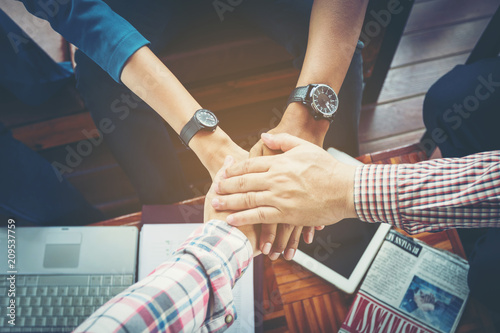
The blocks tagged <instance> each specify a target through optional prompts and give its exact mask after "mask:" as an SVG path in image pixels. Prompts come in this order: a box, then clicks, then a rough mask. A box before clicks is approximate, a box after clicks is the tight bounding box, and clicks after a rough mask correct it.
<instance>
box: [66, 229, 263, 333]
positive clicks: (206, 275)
mask: <svg viewBox="0 0 500 333" xmlns="http://www.w3.org/2000/svg"><path fill="white" fill-rule="evenodd" d="M252 258H253V250H252V246H251V245H250V242H249V241H248V239H247V238H246V236H245V235H244V234H243V233H242V232H241V231H239V230H238V229H237V228H234V227H231V226H229V225H228V224H227V223H226V222H223V221H210V222H208V223H206V224H204V225H203V226H201V227H200V228H198V229H197V230H196V231H194V232H193V233H192V234H191V235H190V236H189V237H188V239H187V240H186V241H185V242H184V244H183V245H182V246H181V247H180V248H179V249H178V250H177V251H176V253H175V254H174V256H173V257H172V258H171V259H169V260H167V261H166V262H164V263H163V264H161V265H160V266H158V267H157V268H156V269H155V271H153V272H152V273H151V274H150V275H149V276H148V277H146V278H145V279H143V280H141V281H139V282H137V283H136V284H134V285H132V286H131V287H129V288H128V289H127V290H125V291H124V292H122V293H120V294H119V295H117V296H115V297H114V298H112V299H111V300H110V301H109V302H107V303H106V304H104V305H103V306H102V307H101V308H99V309H98V310H97V311H96V312H95V313H94V314H92V315H91V316H90V317H89V318H87V320H86V321H85V322H83V323H82V324H81V325H80V326H79V327H78V328H77V329H76V331H75V332H107V333H108V332H180V331H183V332H192V331H200V332H219V331H220V332H222V331H224V330H226V329H227V328H228V327H229V326H231V324H232V323H233V322H234V319H236V311H235V306H234V304H233V294H232V288H233V286H234V284H235V283H236V281H237V280H238V279H239V278H240V277H241V276H242V275H243V273H244V271H245V270H246V268H247V266H248V265H249V264H250V262H251V260H252Z"/></svg>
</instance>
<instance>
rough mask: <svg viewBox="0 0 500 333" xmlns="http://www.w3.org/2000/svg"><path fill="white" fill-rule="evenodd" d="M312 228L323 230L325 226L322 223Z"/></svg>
mask: <svg viewBox="0 0 500 333" xmlns="http://www.w3.org/2000/svg"><path fill="white" fill-rule="evenodd" d="M314 229H316V230H318V231H319V230H323V229H325V226H324V225H319V226H316V227H314Z"/></svg>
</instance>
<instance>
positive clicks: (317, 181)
mask: <svg viewBox="0 0 500 333" xmlns="http://www.w3.org/2000/svg"><path fill="white" fill-rule="evenodd" d="M262 139H263V141H264V143H265V144H266V146H267V147H268V148H270V149H273V150H277V149H280V150H282V151H284V152H285V153H283V154H280V155H275V156H264V157H257V158H251V159H248V160H246V161H244V162H240V163H236V164H234V165H233V166H231V167H229V168H228V169H227V170H226V173H225V179H221V180H220V181H219V183H218V185H217V188H216V191H217V194H218V195H217V196H216V197H215V198H214V200H213V201H212V205H213V206H214V207H215V208H216V209H218V210H230V211H238V212H236V213H232V214H230V215H228V216H227V218H226V220H227V221H228V223H229V224H231V225H235V226H239V225H246V224H255V223H263V224H273V223H279V222H282V221H286V222H287V223H288V224H290V225H294V226H320V225H329V224H333V223H335V222H338V221H340V220H342V219H344V218H349V217H357V214H356V211H355V209H354V198H353V192H354V174H355V170H356V167H355V166H350V165H346V164H343V163H340V162H338V161H337V160H336V159H335V158H333V157H332V156H331V155H330V154H328V153H327V152H326V151H324V150H323V149H321V148H320V147H318V146H316V145H314V144H311V143H309V142H307V141H304V140H301V139H299V138H296V137H293V136H291V135H288V134H278V135H269V134H263V135H262Z"/></svg>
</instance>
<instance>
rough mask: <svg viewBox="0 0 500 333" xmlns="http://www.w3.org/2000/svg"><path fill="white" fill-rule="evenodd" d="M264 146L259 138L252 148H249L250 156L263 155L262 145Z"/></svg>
mask: <svg viewBox="0 0 500 333" xmlns="http://www.w3.org/2000/svg"><path fill="white" fill-rule="evenodd" d="M263 146H264V143H263V142H262V140H259V141H258V142H257V143H256V144H255V145H254V146H253V147H252V149H250V152H249V153H250V158H252V157H257V156H262V155H263V151H262V147H263Z"/></svg>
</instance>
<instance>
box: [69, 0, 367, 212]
mask: <svg viewBox="0 0 500 333" xmlns="http://www.w3.org/2000/svg"><path fill="white" fill-rule="evenodd" d="M106 2H107V3H108V4H109V5H110V7H111V8H112V9H113V10H115V11H116V12H117V13H118V14H120V15H122V16H123V17H124V18H125V19H127V20H128V21H129V22H130V23H131V24H132V25H134V26H135V27H136V28H137V29H138V30H139V32H141V33H142V34H143V35H144V36H145V37H146V38H147V39H148V40H149V41H151V49H152V50H153V52H155V53H157V54H158V52H159V51H161V50H164V49H165V48H166V47H167V46H168V45H169V44H170V43H171V41H172V40H173V39H174V38H182V32H183V30H185V29H195V30H196V29H202V28H203V27H202V26H201V25H200V24H199V21H198V19H199V17H200V16H203V18H204V19H206V16H211V17H212V18H213V19H215V20H219V18H218V15H217V12H216V11H215V9H214V7H213V5H212V2H211V1H189V2H188V1H182V2H181V1H158V0H147V1H131V0H129V1H124V0H107V1H106ZM311 5H312V1H310V0H309V1H305V0H302V1H297V0H287V1H263V0H258V1H257V0H255V1H244V2H242V3H241V4H240V5H239V6H237V7H236V8H234V11H232V12H229V11H228V12H225V14H224V15H225V16H226V17H229V16H231V15H234V16H238V17H240V18H243V19H244V20H246V21H248V22H249V23H251V24H253V25H254V26H256V27H257V28H259V29H261V30H263V31H264V32H265V33H267V34H268V35H270V36H271V38H273V39H274V40H276V41H277V42H278V43H280V44H282V45H283V46H284V47H285V48H286V49H287V50H288V51H289V52H290V54H292V55H293V57H294V65H295V66H296V67H300V66H301V65H302V62H303V59H304V55H305V50H306V45H307V35H308V29H309V16H310V12H311ZM227 21H230V20H227ZM226 23H227V22H226V20H224V21H223V22H221V24H226ZM339 33H341V32H339ZM361 47H362V44H360V45H358V49H357V51H356V54H355V56H354V58H353V62H352V64H351V67H350V69H349V73H348V75H347V78H346V80H345V82H344V85H343V86H342V89H341V91H340V93H339V99H340V108H339V111H338V112H337V114H338V116H337V117H336V119H335V121H334V124H333V125H332V126H331V129H330V131H329V133H328V134H327V137H326V140H325V146H335V147H337V148H339V149H341V150H344V151H346V152H347V153H349V154H351V155H357V153H358V142H357V127H358V121H359V113H360V110H361V93H362V66H361V65H362V60H361V54H360V49H361ZM262 51H263V52H265V50H262ZM76 62H77V68H76V75H77V80H78V89H79V90H80V92H81V94H82V97H83V99H84V101H85V104H86V105H87V107H88V109H89V110H90V112H91V114H92V117H93V119H94V121H95V123H96V124H99V123H100V122H101V121H102V120H103V119H110V120H111V121H112V122H113V124H114V125H115V129H114V131H112V132H111V133H109V134H104V141H105V142H106V144H107V145H108V146H109V148H110V150H111V151H112V153H113V155H114V156H115V158H116V160H117V161H118V162H119V164H120V166H121V167H122V168H123V169H124V171H125V172H126V174H127V175H128V177H129V179H130V181H131V182H132V184H133V185H134V187H135V188H136V190H137V192H138V194H139V197H140V200H141V201H142V203H143V204H165V203H170V202H175V201H178V200H181V199H185V198H187V197H189V196H190V191H189V189H188V187H187V183H186V181H185V179H184V177H183V174H182V170H181V167H180V163H179V161H178V159H177V155H176V153H175V151H174V147H173V145H172V139H171V138H170V137H169V135H168V132H167V128H166V127H167V126H168V125H167V124H166V123H165V122H164V121H163V120H162V118H161V117H160V116H158V115H157V114H156V112H154V111H153V110H152V109H151V108H150V107H149V106H147V105H146V104H145V103H143V102H137V101H136V100H135V99H132V97H133V95H132V93H131V92H130V90H128V88H126V87H125V86H123V85H120V84H118V83H116V82H115V81H113V80H112V79H111V77H109V75H107V74H106V73H105V72H104V71H103V70H102V69H101V68H100V67H99V66H97V65H96V64H95V63H93V62H92V61H91V60H90V59H89V58H88V57H86V56H85V55H84V54H83V53H81V52H78V53H77V54H76ZM97 127H99V126H97ZM175 140H177V138H175Z"/></svg>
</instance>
